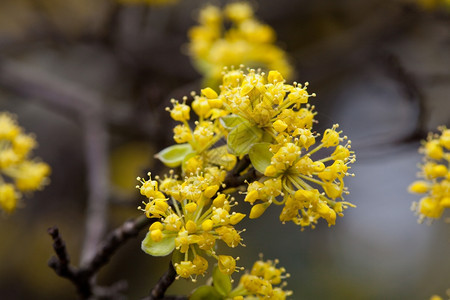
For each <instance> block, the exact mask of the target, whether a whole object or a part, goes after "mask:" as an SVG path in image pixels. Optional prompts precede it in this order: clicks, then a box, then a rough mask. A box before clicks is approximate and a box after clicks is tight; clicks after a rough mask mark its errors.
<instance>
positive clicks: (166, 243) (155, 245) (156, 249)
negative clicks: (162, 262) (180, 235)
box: [141, 231, 176, 256]
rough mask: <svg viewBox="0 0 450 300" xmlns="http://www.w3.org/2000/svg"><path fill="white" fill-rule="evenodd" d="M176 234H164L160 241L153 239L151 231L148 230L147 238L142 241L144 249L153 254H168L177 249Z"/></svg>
mask: <svg viewBox="0 0 450 300" xmlns="http://www.w3.org/2000/svg"><path fill="white" fill-rule="evenodd" d="M175 237H176V236H175V235H168V236H164V237H163V239H162V240H161V241H159V242H155V241H153V239H152V237H151V236H150V231H149V232H147V235H146V236H145V239H144V240H143V241H142V244H141V248H142V250H143V251H144V252H145V253H147V254H150V255H152V256H166V255H169V254H170V253H171V252H172V251H173V249H175Z"/></svg>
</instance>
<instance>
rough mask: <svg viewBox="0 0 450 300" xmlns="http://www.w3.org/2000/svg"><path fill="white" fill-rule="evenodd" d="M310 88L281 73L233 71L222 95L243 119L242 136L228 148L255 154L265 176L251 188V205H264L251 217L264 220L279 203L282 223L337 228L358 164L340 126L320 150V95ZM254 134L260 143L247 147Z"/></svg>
mask: <svg viewBox="0 0 450 300" xmlns="http://www.w3.org/2000/svg"><path fill="white" fill-rule="evenodd" d="M306 87H307V84H305V85H304V86H302V85H300V84H297V83H294V84H293V85H290V84H286V83H285V80H284V78H283V77H282V75H281V74H280V73H279V72H278V71H270V72H269V74H268V75H267V76H266V75H265V74H264V73H258V72H256V71H254V70H250V71H249V73H248V74H245V73H244V72H242V71H234V70H233V71H230V72H228V73H226V74H225V75H224V82H223V85H222V86H221V95H220V96H221V97H223V102H224V106H225V107H227V108H228V110H230V111H231V112H232V113H233V114H235V115H236V116H237V117H236V118H241V119H242V121H241V122H240V125H238V126H236V127H235V129H233V131H235V132H238V133H235V132H233V131H231V132H230V134H229V135H228V146H229V147H231V148H232V149H233V148H237V152H238V154H245V153H249V156H250V159H251V160H252V163H253V166H254V167H255V168H256V169H258V170H259V171H260V172H261V173H263V174H264V175H265V177H263V178H262V179H260V180H258V181H254V182H251V183H250V184H249V186H248V189H247V196H246V197H245V201H247V202H250V203H251V204H254V203H255V202H256V201H257V200H259V201H260V202H261V203H258V204H256V205H255V206H254V207H253V208H252V211H251V214H250V218H257V217H259V216H261V215H262V214H263V213H264V211H265V210H266V209H267V207H269V206H270V204H272V203H274V204H277V205H283V204H284V208H283V211H282V213H281V215H280V220H281V221H282V222H285V221H293V222H294V223H296V224H298V225H301V226H302V227H304V226H312V227H314V224H315V223H317V220H318V219H319V218H324V219H326V220H327V222H328V224H329V225H334V224H335V220H336V215H342V211H343V210H344V209H345V208H347V206H348V205H351V204H349V203H347V202H343V201H338V198H341V199H342V198H343V194H345V193H346V188H345V185H344V177H346V176H349V175H352V174H350V173H348V169H349V166H348V164H350V163H353V162H354V161H355V155H354V152H353V151H351V150H350V148H351V146H350V145H351V143H350V141H346V140H347V137H346V136H341V134H342V131H338V130H337V129H338V125H334V126H333V127H332V128H330V129H327V130H325V132H324V134H323V137H322V139H321V141H320V144H318V145H316V144H317V142H316V138H318V137H319V134H317V133H315V132H314V131H313V128H312V126H313V123H314V115H315V113H314V112H313V109H314V107H313V106H310V105H309V104H308V100H309V97H310V96H315V94H311V95H309V94H308V92H307V89H306ZM240 126H241V129H242V130H241V132H240V133H239V131H240ZM244 128H247V129H244ZM249 128H250V129H249ZM249 132H252V133H253V134H254V135H253V136H254V137H255V136H256V138H254V140H253V141H252V142H253V143H252V144H248V146H249V147H245V146H246V144H242V140H244V137H246V136H249ZM246 140H247V141H248V140H250V141H251V137H248V138H247V139H246ZM230 142H231V144H230ZM233 143H236V144H237V143H240V145H239V146H238V145H236V147H234V145H233ZM242 145H244V148H245V149H242ZM247 148H248V149H247ZM322 148H326V149H330V150H331V151H329V152H331V154H330V155H327V156H325V157H322V158H318V159H315V160H314V159H313V157H312V156H313V155H315V156H319V155H318V154H319V153H318V151H319V150H320V149H322ZM240 150H242V151H240ZM258 163H260V165H259V166H258ZM280 197H281V198H282V200H278V199H277V198H280Z"/></svg>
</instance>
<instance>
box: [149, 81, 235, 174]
mask: <svg viewBox="0 0 450 300" xmlns="http://www.w3.org/2000/svg"><path fill="white" fill-rule="evenodd" d="M193 97H194V101H193V102H192V104H191V106H192V109H193V111H194V112H195V114H196V115H197V117H198V121H196V122H195V127H194V129H192V128H191V126H190V125H189V123H188V121H189V120H190V113H191V106H189V105H187V104H186V100H187V98H186V97H185V98H184V99H183V103H179V102H178V101H176V100H174V99H172V104H173V108H172V109H170V108H166V110H167V111H170V116H171V117H172V119H174V120H175V121H179V122H181V123H182V124H180V125H177V126H175V128H174V129H173V132H174V137H173V138H174V140H175V142H176V143H178V144H179V145H176V146H174V147H169V148H167V149H166V150H164V151H162V152H161V153H159V154H158V155H157V157H158V158H160V159H161V160H162V161H163V162H165V163H166V164H167V162H169V163H168V164H167V165H169V166H171V167H176V166H178V165H180V164H181V166H182V168H183V171H184V173H185V174H195V173H197V172H198V171H202V170H204V168H205V167H207V166H221V167H223V168H224V169H225V170H231V169H232V168H233V167H234V165H235V164H236V156H234V155H232V154H230V153H228V151H227V147H226V145H224V146H220V147H215V148H213V149H211V148H212V147H213V146H214V145H215V144H216V143H217V142H218V141H219V140H221V139H222V138H223V137H224V134H225V132H224V131H223V128H222V127H221V126H220V123H219V118H220V117H221V116H224V115H226V114H227V112H226V111H224V110H223V109H221V108H222V100H220V99H218V96H217V93H216V92H215V91H214V90H212V89H211V88H206V89H203V90H202V93H201V95H195V94H193ZM180 152H182V153H183V156H182V157H183V160H180V159H179V157H181V156H176V155H174V154H178V153H180ZM168 157H169V159H168ZM170 157H172V158H173V157H177V159H172V160H170Z"/></svg>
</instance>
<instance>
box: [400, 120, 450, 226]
mask: <svg viewBox="0 0 450 300" xmlns="http://www.w3.org/2000/svg"><path fill="white" fill-rule="evenodd" d="M438 129H439V131H440V133H437V134H431V133H430V134H429V135H428V138H427V140H426V141H424V142H423V146H422V147H421V148H420V149H419V152H421V153H423V154H424V163H423V164H422V165H421V166H420V168H421V172H420V173H419V176H420V177H422V178H423V179H422V180H417V181H415V182H413V183H412V184H411V185H410V186H409V191H410V192H412V193H418V194H425V195H424V197H423V198H422V199H421V200H420V201H419V202H414V203H413V206H412V209H413V210H414V211H415V212H416V214H417V215H419V222H422V221H423V220H424V219H426V218H428V219H429V220H430V221H431V220H433V219H438V218H440V217H441V216H442V214H443V212H444V211H445V209H446V208H450V171H449V168H448V166H449V164H450V129H447V128H446V127H439V128H438Z"/></svg>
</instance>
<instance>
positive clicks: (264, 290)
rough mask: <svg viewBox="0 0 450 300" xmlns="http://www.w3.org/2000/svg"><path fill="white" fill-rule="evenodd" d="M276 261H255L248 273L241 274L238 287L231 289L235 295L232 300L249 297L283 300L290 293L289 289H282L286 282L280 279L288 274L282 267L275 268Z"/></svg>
mask: <svg viewBox="0 0 450 300" xmlns="http://www.w3.org/2000/svg"><path fill="white" fill-rule="evenodd" d="M277 263H278V260H275V261H271V260H268V261H262V260H258V261H256V262H255V263H254V265H253V267H252V270H251V272H250V274H244V275H242V277H241V279H240V282H239V285H238V287H237V288H236V289H235V290H234V291H232V294H234V295H237V296H234V298H233V300H241V299H250V298H251V297H257V299H272V300H284V299H286V297H287V296H290V295H292V292H291V291H285V290H283V287H284V286H285V285H286V283H285V282H282V280H283V279H284V278H287V277H289V274H284V273H285V272H286V270H285V269H284V268H277V267H276V265H277ZM247 297H248V298H247ZM251 299H253V298H251Z"/></svg>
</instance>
